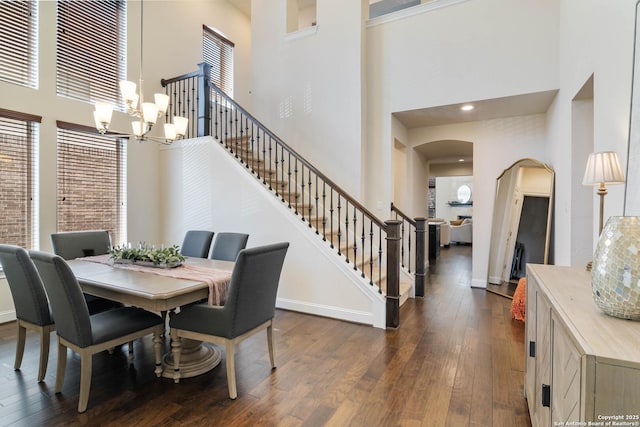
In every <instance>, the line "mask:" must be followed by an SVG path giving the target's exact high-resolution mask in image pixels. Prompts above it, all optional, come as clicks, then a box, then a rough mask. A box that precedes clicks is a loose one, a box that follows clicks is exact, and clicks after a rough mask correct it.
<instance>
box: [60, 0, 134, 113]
mask: <svg viewBox="0 0 640 427" xmlns="http://www.w3.org/2000/svg"><path fill="white" fill-rule="evenodd" d="M126 9H127V8H126V2H125V1H115V0H109V1H92V2H84V1H69V0H60V1H58V21H57V42H58V44H57V46H58V47H57V52H56V59H57V62H56V64H57V66H56V93H57V94H58V95H61V96H66V97H68V98H73V99H77V100H80V101H88V102H95V101H104V102H108V103H111V104H114V105H117V104H118V82H119V81H120V80H125V79H126V69H127V62H126V58H127V55H126V54H127V37H126V17H127V10H126Z"/></svg>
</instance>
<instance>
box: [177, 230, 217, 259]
mask: <svg viewBox="0 0 640 427" xmlns="http://www.w3.org/2000/svg"><path fill="white" fill-rule="evenodd" d="M212 239H213V231H206V230H189V231H187V233H186V234H185V235H184V240H183V241H182V246H181V247H180V253H181V254H182V255H184V256H190V257H194V258H207V257H208V256H209V249H211V240H212Z"/></svg>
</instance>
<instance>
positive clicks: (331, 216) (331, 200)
mask: <svg viewBox="0 0 640 427" xmlns="http://www.w3.org/2000/svg"><path fill="white" fill-rule="evenodd" d="M329 191H330V195H329V203H330V204H331V208H330V209H329V222H330V225H331V227H329V231H330V232H331V234H330V236H331V239H329V240H331V249H333V187H329Z"/></svg>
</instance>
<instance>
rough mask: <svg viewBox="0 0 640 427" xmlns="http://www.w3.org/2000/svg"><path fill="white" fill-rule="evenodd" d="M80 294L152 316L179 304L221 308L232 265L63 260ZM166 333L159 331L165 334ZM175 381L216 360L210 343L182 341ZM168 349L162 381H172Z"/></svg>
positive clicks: (199, 260) (105, 257) (193, 260)
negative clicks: (204, 303) (168, 265)
mask: <svg viewBox="0 0 640 427" xmlns="http://www.w3.org/2000/svg"><path fill="white" fill-rule="evenodd" d="M67 262H68V264H69V266H70V267H71V270H72V271H73V273H74V275H75V276H76V278H77V279H78V282H79V284H80V287H81V288H82V291H83V292H84V293H86V294H89V295H94V296H97V297H102V298H107V299H110V300H112V301H117V302H121V303H122V304H125V305H130V306H135V307H140V308H143V309H145V310H149V311H152V312H156V313H169V316H170V315H171V314H170V313H171V312H172V311H174V310H179V308H180V307H181V306H184V305H187V304H190V303H193V302H197V301H203V300H205V301H208V303H209V304H212V305H214V304H215V305H223V304H224V297H225V295H226V291H227V289H228V286H229V282H230V279H231V273H232V271H233V266H234V262H230V261H220V260H211V259H204V258H190V257H189V258H187V259H186V260H185V261H184V263H183V265H181V266H178V267H174V268H170V269H169V268H154V267H149V266H146V267H145V266H142V267H141V266H136V265H128V264H116V263H114V262H113V260H111V259H110V258H109V255H101V256H95V257H86V258H77V259H74V260H69V261H67ZM166 335H167V334H166V333H165V336H166ZM182 347H183V352H182V356H181V357H180V373H181V377H183V378H189V377H193V376H196V375H200V374H203V373H205V372H208V371H210V370H211V369H213V368H215V367H216V366H217V365H218V364H219V363H220V360H221V359H222V355H221V352H220V350H219V349H218V348H217V347H216V346H215V345H213V344H209V343H203V342H200V341H194V340H183V343H182ZM173 372H174V366H173V356H172V354H171V351H168V352H167V353H166V354H165V356H164V358H163V371H162V373H161V375H162V376H163V377H165V378H173Z"/></svg>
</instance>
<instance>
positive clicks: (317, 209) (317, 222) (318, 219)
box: [309, 174, 320, 234]
mask: <svg viewBox="0 0 640 427" xmlns="http://www.w3.org/2000/svg"><path fill="white" fill-rule="evenodd" d="M318 200H320V197H319V196H318V175H317V174H316V234H319V232H318V225H319V224H320V218H319V217H318V213H319V212H320V209H319V208H318ZM309 227H311V222H309Z"/></svg>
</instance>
